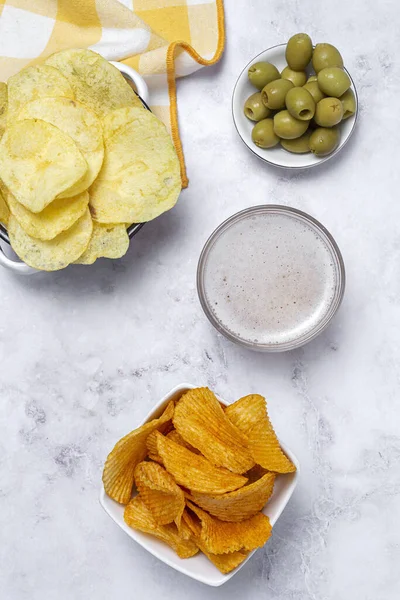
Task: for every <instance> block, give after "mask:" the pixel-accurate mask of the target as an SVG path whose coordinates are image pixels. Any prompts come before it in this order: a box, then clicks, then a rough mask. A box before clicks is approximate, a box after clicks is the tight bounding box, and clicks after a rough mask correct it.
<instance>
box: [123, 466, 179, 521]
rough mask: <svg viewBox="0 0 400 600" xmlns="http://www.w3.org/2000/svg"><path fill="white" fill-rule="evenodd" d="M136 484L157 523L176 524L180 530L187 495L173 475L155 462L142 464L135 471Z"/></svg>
mask: <svg viewBox="0 0 400 600" xmlns="http://www.w3.org/2000/svg"><path fill="white" fill-rule="evenodd" d="M135 483H136V487H137V489H138V491H139V493H140V496H141V498H142V500H143V502H144V503H145V504H146V506H147V508H148V509H149V510H150V511H151V513H152V515H153V517H154V518H155V520H156V521H157V523H159V524H160V525H168V523H172V522H175V524H176V525H177V527H178V528H179V526H180V522H181V518H182V514H183V511H184V510H185V495H184V493H183V491H182V490H181V488H180V487H179V486H178V485H177V484H176V483H175V480H174V478H173V477H172V475H170V474H169V473H168V472H167V471H166V470H165V469H164V468H163V467H162V466H161V465H158V464H156V463H154V462H140V463H139V464H138V465H137V467H136V469H135Z"/></svg>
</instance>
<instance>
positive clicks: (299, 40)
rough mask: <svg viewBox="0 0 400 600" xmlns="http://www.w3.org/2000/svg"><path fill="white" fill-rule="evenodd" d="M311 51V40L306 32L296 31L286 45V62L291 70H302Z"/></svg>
mask: <svg viewBox="0 0 400 600" xmlns="http://www.w3.org/2000/svg"><path fill="white" fill-rule="evenodd" d="M312 53H313V46H312V41H311V38H310V36H309V35H307V34H306V33H296V35H293V36H292V37H291V38H290V39H289V41H288V43H287V46H286V52H285V57H286V62H287V64H288V65H289V67H290V68H291V69H293V71H304V69H305V68H306V67H307V65H308V63H309V62H310V60H311V57H312Z"/></svg>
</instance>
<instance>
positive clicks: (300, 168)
mask: <svg viewBox="0 0 400 600" xmlns="http://www.w3.org/2000/svg"><path fill="white" fill-rule="evenodd" d="M282 46H286V44H275V46H271V47H270V48H266V49H265V50H262V52H260V53H259V54H257V55H256V56H254V57H253V58H252V59H251V60H250V61H249V62H248V63H247V65H246V66H245V67H244V68H243V69H242V70H241V71H240V74H239V76H238V78H237V80H236V83H235V85H234V88H233V92H232V100H231V110H232V119H233V123H234V125H235V129H236V132H237V134H238V136H239V138H240V139H241V140H242V142H243V144H244V145H245V146H246V148H248V150H250V152H251V153H252V154H254V156H256V157H257V158H258V159H259V160H261V161H262V162H264V163H267V164H268V165H271V166H272V167H277V168H278V169H286V170H288V171H289V170H293V171H300V170H303V169H312V168H313V167H318V166H319V165H322V164H324V163H325V162H326V161H328V160H330V159H331V158H333V157H334V156H336V155H337V154H338V153H339V152H340V151H341V150H342V148H344V147H345V146H346V144H347V142H348V141H349V140H350V138H351V136H352V135H353V133H354V129H355V127H356V123H357V120H358V107H359V102H358V93H357V88H356V85H355V83H354V80H353V78H352V76H351V75H350V73H349V71H348V70H347V69H346V68H345V67H343V70H344V71H346V73H347V75H348V76H349V78H350V81H351V87H352V89H353V92H354V95H355V97H356V105H357V108H356V112H355V113H354V116H353V126H352V128H351V130H350V132H349V135H348V136H347V138H346V140H345V141H344V142H343V144H341V145H340V144H339V146H338V147H337V148H336V150H334V151H333V152H332V153H331V154H328V156H325V157H323V158H320V160H319V161H318V162H315V163H312V164H311V165H299V166H296V165H291V166H289V167H288V166H285V165H279V164H277V163H276V162H273V161H272V160H268V159H267V158H264V157H263V156H260V155H259V154H257V152H255V150H254V149H253V148H252V147H251V146H249V144H248V143H247V142H246V141H245V140H244V139H243V137H242V136H241V134H240V132H239V129H238V126H237V124H236V118H235V111H234V108H233V100H234V97H235V93H236V89H237V87H238V84H239V79H240V78H241V76H242V75H243V73H244V71H246V70H247V69H248V68H249V67H250V65H251V64H253V62H254V61H255V60H256V59H257V58H259V57H260V56H261V55H262V54H264V53H265V52H268V51H269V50H273V49H274V48H280V47H282Z"/></svg>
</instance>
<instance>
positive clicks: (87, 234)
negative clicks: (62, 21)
mask: <svg viewBox="0 0 400 600" xmlns="http://www.w3.org/2000/svg"><path fill="white" fill-rule="evenodd" d="M0 137H1V141H0V222H2V223H4V224H5V225H6V226H7V228H8V233H9V238H10V242H11V245H12V247H13V249H14V250H15V252H16V253H17V254H18V256H19V257H20V258H21V259H22V260H23V261H24V262H25V263H27V264H28V265H30V266H31V267H34V268H36V269H41V270H44V271H55V270H58V269H63V268H64V267H66V266H67V265H69V264H71V263H81V264H92V263H94V261H95V260H96V259H97V258H100V257H106V258H120V257H121V256H123V255H124V254H125V253H126V251H127V249H128V246H129V238H128V234H127V227H128V226H129V225H130V224H132V223H144V222H146V221H149V220H151V219H154V218H155V217H157V216H159V215H160V214H161V213H163V212H164V211H166V210H169V209H170V208H172V207H173V206H174V205H175V203H176V201H177V199H178V196H179V193H180V191H181V179H180V168H179V161H178V158H177V155H176V152H175V149H174V146H173V144H172V140H171V138H170V136H169V134H168V132H167V131H166V129H165V127H164V125H163V124H162V123H161V122H160V121H159V120H158V119H157V118H156V117H155V116H154V115H153V114H152V113H151V112H150V111H149V110H147V109H146V108H144V107H143V105H142V103H141V101H140V99H139V98H138V96H137V95H136V93H135V92H134V91H133V89H132V88H131V87H130V85H129V84H128V83H127V82H126V80H125V79H124V77H123V76H122V75H121V73H120V72H119V71H118V69H116V68H115V67H114V66H113V65H111V64H110V63H109V62H107V61H106V60H105V59H103V58H102V57H101V56H100V55H98V54H96V53H95V52H92V51H90V50H63V51H62V52H58V53H57V54H53V55H52V56H50V57H49V58H48V59H47V60H46V61H45V62H44V64H40V65H37V66H30V67H27V68H25V69H23V70H22V71H20V72H19V73H17V74H16V75H13V76H12V77H10V79H9V80H8V82H7V84H5V83H0Z"/></svg>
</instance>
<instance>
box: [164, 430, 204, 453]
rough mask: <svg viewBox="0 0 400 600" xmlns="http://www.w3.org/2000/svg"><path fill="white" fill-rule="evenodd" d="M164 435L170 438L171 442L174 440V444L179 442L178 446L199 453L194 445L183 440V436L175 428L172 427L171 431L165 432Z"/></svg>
mask: <svg viewBox="0 0 400 600" xmlns="http://www.w3.org/2000/svg"><path fill="white" fill-rule="evenodd" d="M166 437H167V438H168V439H169V440H172V441H173V442H175V443H176V444H179V445H180V446H183V447H184V448H187V449H188V450H190V451H191V452H194V453H195V454H199V450H197V448H195V447H194V446H191V445H190V444H189V443H188V442H187V441H186V440H184V439H183V437H182V436H181V434H180V433H178V432H177V430H176V429H173V430H172V431H170V432H169V433H167V435H166Z"/></svg>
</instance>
